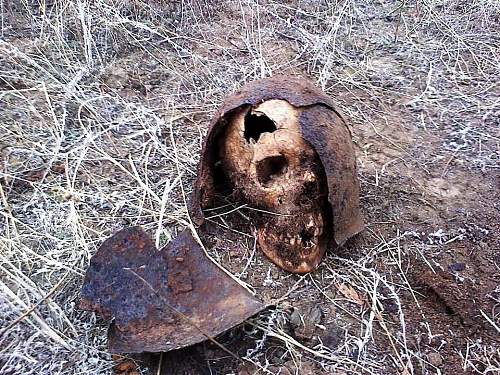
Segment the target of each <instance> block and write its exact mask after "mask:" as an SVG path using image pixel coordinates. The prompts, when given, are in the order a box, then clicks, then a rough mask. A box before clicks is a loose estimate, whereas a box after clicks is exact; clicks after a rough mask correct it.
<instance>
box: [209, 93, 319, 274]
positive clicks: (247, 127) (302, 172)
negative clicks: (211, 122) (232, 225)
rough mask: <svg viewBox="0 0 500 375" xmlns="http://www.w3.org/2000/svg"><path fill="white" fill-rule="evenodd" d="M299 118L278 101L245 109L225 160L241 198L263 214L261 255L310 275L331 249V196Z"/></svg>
mask: <svg viewBox="0 0 500 375" xmlns="http://www.w3.org/2000/svg"><path fill="white" fill-rule="evenodd" d="M299 115H300V109H297V108H295V107H293V106H292V105H291V104H289V103H288V102H287V101H285V100H277V99H271V100H268V101H265V102H263V103H261V104H259V105H257V106H255V107H251V106H247V107H243V108H241V109H239V110H238V111H236V113H235V114H234V115H233V117H232V119H231V120H230V121H229V123H228V125H227V128H226V133H225V136H223V137H221V138H220V142H221V144H220V155H219V157H220V160H221V162H222V164H223V170H224V171H225V173H226V175H227V176H228V178H229V179H230V181H231V183H232V185H233V186H234V188H235V190H236V192H237V195H238V196H239V197H240V198H241V199H243V200H244V201H246V202H247V203H248V204H249V205H251V206H253V207H255V208H258V209H259V210H261V211H260V213H261V215H259V216H256V219H257V221H258V222H257V223H256V224H257V227H258V236H257V239H258V242H259V245H260V247H261V249H262V250H263V251H264V253H265V254H266V255H267V256H268V257H269V258H270V259H271V260H272V261H274V262H275V263H276V264H278V265H279V266H280V267H282V268H284V269H286V270H290V271H294V272H298V273H304V272H308V271H310V270H312V269H314V268H316V267H317V265H318V263H319V261H320V260H321V258H322V257H323V254H324V252H325V249H326V245H327V233H326V231H325V224H326V223H327V221H328V217H327V212H325V208H326V207H327V194H328V190H327V187H326V178H325V177H324V173H322V169H321V168H320V162H319V158H318V155H317V154H316V152H315V151H314V149H313V148H312V147H311V145H309V144H308V143H307V142H306V141H305V140H304V139H303V138H302V135H301V132H300V129H299V125H298V118H299ZM262 211H266V212H268V213H264V214H262ZM283 254H287V256H283Z"/></svg>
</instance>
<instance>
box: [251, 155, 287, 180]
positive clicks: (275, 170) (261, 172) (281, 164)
mask: <svg viewBox="0 0 500 375" xmlns="http://www.w3.org/2000/svg"><path fill="white" fill-rule="evenodd" d="M256 170H257V178H258V180H259V182H260V184H261V185H263V186H269V185H270V184H271V183H272V181H273V180H275V179H276V178H278V177H279V176H281V175H283V174H285V173H286V172H287V170H288V161H287V160H286V158H285V157H284V156H283V155H278V156H269V157H267V158H265V159H263V160H261V161H259V162H258V163H257V166H256Z"/></svg>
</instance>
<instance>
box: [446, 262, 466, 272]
mask: <svg viewBox="0 0 500 375" xmlns="http://www.w3.org/2000/svg"><path fill="white" fill-rule="evenodd" d="M448 268H449V269H450V271H452V272H460V271H463V270H464V269H465V263H452V264H450V265H449V266H448Z"/></svg>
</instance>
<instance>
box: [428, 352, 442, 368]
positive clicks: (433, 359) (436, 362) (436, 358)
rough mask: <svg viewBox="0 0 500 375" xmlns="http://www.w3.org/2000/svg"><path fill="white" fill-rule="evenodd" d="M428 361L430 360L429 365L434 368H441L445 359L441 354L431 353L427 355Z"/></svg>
mask: <svg viewBox="0 0 500 375" xmlns="http://www.w3.org/2000/svg"><path fill="white" fill-rule="evenodd" d="M427 359H428V360H429V363H430V364H431V365H433V366H436V367H439V366H441V365H442V364H443V357H441V355H440V354H439V353H435V352H432V353H429V354H427Z"/></svg>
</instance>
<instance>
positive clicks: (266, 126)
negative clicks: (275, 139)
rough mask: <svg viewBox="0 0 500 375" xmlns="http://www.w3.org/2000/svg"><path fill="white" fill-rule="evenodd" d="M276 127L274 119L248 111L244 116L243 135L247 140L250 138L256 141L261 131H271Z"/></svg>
mask: <svg viewBox="0 0 500 375" xmlns="http://www.w3.org/2000/svg"><path fill="white" fill-rule="evenodd" d="M276 129H277V128H276V125H275V123H274V121H273V120H271V119H270V118H269V117H267V116H266V115H264V114H258V115H257V114H254V113H251V112H248V113H247V115H246V116H245V131H244V133H243V135H244V137H245V140H246V141H247V142H250V139H253V140H254V141H255V142H258V141H259V138H260V136H261V134H262V133H272V132H274V131H276Z"/></svg>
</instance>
